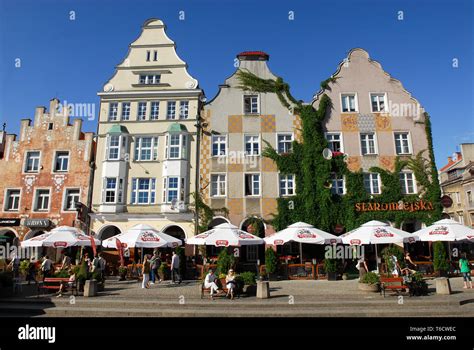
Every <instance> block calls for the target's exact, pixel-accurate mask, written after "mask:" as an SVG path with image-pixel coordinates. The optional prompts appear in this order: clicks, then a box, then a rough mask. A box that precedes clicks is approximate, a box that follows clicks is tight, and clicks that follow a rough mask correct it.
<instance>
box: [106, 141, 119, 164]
mask: <svg viewBox="0 0 474 350" xmlns="http://www.w3.org/2000/svg"><path fill="white" fill-rule="evenodd" d="M118 159H120V135H110V136H109V145H108V152H107V160H118Z"/></svg>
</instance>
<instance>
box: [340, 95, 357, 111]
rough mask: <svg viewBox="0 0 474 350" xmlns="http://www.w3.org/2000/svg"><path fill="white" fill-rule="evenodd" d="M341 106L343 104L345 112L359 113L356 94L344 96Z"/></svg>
mask: <svg viewBox="0 0 474 350" xmlns="http://www.w3.org/2000/svg"><path fill="white" fill-rule="evenodd" d="M341 104H342V111H343V112H356V111H357V101H356V96H355V94H342V95H341Z"/></svg>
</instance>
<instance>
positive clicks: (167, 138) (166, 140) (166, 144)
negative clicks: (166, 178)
mask: <svg viewBox="0 0 474 350" xmlns="http://www.w3.org/2000/svg"><path fill="white" fill-rule="evenodd" d="M169 139H170V137H169V135H166V138H165V157H164V159H168V147H169ZM165 183H166V182H165Z"/></svg>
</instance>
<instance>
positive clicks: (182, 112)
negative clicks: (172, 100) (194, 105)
mask: <svg viewBox="0 0 474 350" xmlns="http://www.w3.org/2000/svg"><path fill="white" fill-rule="evenodd" d="M188 116H189V101H181V102H180V103H179V119H188Z"/></svg>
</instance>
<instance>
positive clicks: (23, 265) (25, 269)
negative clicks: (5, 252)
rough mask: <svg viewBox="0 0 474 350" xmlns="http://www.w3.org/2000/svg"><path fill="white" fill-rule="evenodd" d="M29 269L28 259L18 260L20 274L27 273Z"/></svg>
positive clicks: (24, 274)
mask: <svg viewBox="0 0 474 350" xmlns="http://www.w3.org/2000/svg"><path fill="white" fill-rule="evenodd" d="M29 269H30V262H29V261H28V260H22V261H21V262H20V274H22V275H23V276H26V275H27V274H28V270H29Z"/></svg>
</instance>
